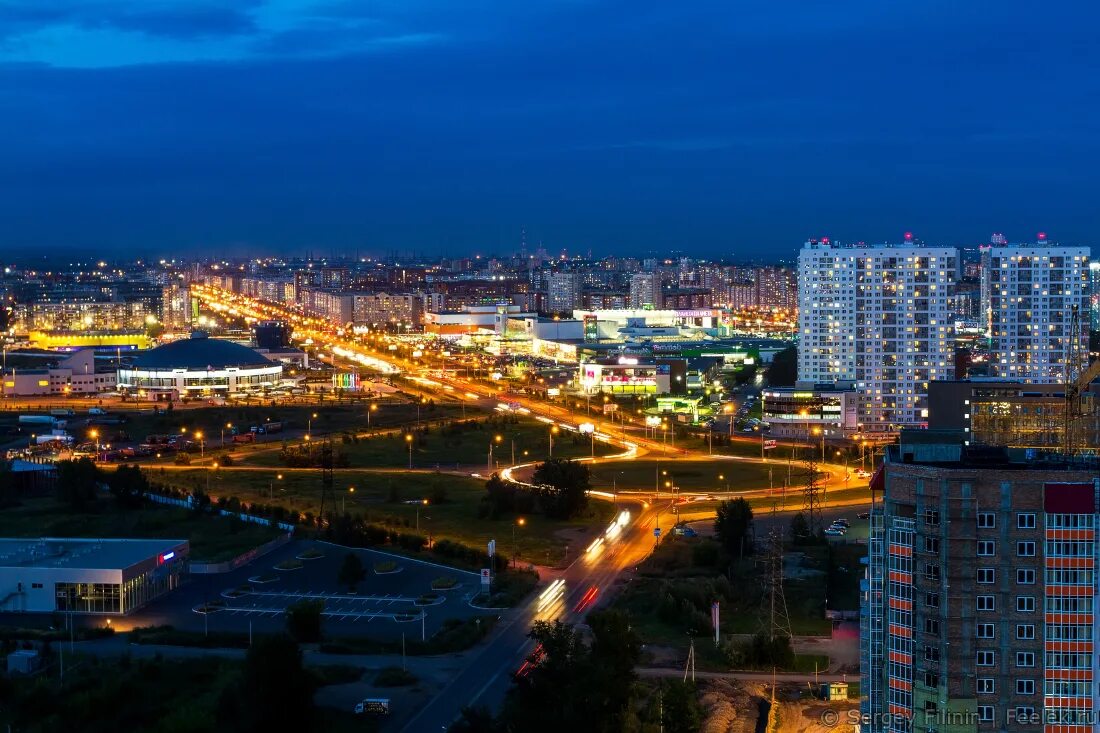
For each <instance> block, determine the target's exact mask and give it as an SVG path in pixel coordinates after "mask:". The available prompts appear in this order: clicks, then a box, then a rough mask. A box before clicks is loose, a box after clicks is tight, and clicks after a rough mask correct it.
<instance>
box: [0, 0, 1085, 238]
mask: <svg viewBox="0 0 1100 733" xmlns="http://www.w3.org/2000/svg"><path fill="white" fill-rule="evenodd" d="M229 8H233V9H229ZM1098 27H1100V7H1098V5H1097V4H1096V3H1094V2H1086V1H1085V0H1081V1H1080V2H1073V3H1070V2H1044V3H1034V2H1022V1H1021V2H1014V1H1012V0H1009V1H1008V2H992V1H989V2H986V1H985V0H972V1H971V2H957V0H956V1H952V2H947V1H940V0H914V1H913V2H890V1H887V0H869V1H863V0H858V1H852V2H848V1H845V0H833V1H828V0H807V1H806V2H783V1H782V0H757V1H755V2H743V1H741V0H725V1H723V2H690V1H689V2H667V1H666V2H646V1H645V0H630V1H629V2H626V1H624V2H596V1H594V0H593V1H586V0H556V1H554V2H549V1H543V0H502V1H500V2H488V1H486V0H428V1H420V0H375V1H373V2H371V1H369V0H360V1H359V2H344V1H342V0H251V1H240V0H238V1H237V2H228V1H226V2H220V3H219V2H207V1H206V0H67V1H64V0H0V250H3V251H4V252H5V253H8V254H11V253H17V254H25V253H27V252H50V251H56V252H66V253H68V252H73V253H76V252H81V251H93V252H96V253H102V254H103V255H123V256H125V255H129V254H131V253H132V254H135V255H152V256H165V255H171V254H180V253H184V254H204V253H210V252H227V253H240V254H248V253H252V254H255V253H260V252H265V251H266V252H281V253H303V252H306V251H307V250H313V251H314V252H315V253H320V254H329V253H331V252H333V251H343V252H353V251H354V250H355V249H356V248H358V250H359V252H360V254H367V253H374V254H383V253H386V252H391V251H395V250H396V251H399V252H406V253H407V252H413V251H415V252H421V253H425V254H433V255H434V254H439V253H454V254H458V253H469V254H473V253H483V254H487V253H493V252H499V253H506V252H511V251H514V250H516V249H518V243H519V237H520V229H521V227H526V228H527V233H528V234H527V238H528V242H529V243H530V246H531V248H532V249H533V248H534V247H535V246H536V245H537V243H538V242H539V241H542V242H543V243H544V245H545V246H546V248H547V249H548V250H550V251H551V252H557V251H560V250H561V249H563V248H566V249H568V250H569V251H570V252H586V251H587V250H589V249H591V250H592V251H593V253H594V254H597V255H600V254H626V253H631V254H642V253H648V252H656V253H661V254H665V253H669V252H671V251H679V252H684V253H687V254H696V255H704V256H709V257H728V258H745V257H781V256H789V255H791V254H793V253H794V251H795V250H796V248H797V247H798V246H799V244H800V243H801V242H802V241H803V240H805V239H806V238H807V237H812V236H821V235H828V236H831V237H834V238H839V239H843V240H851V239H860V240H867V241H885V240H893V241H896V240H898V239H900V237H901V234H902V233H903V232H904V231H907V230H911V231H913V232H915V233H916V234H917V236H919V237H920V238H922V239H923V240H925V241H929V242H937V243H945V244H977V243H979V242H983V241H985V240H987V239H988V237H989V234H990V233H991V232H994V231H1003V232H1005V233H1006V234H1007V235H1008V237H1009V239H1010V240H1013V241H1016V240H1031V239H1032V238H1033V236H1034V233H1035V232H1036V231H1039V230H1045V231H1047V232H1049V233H1050V237H1051V238H1052V239H1056V240H1059V241H1062V242H1067V243H1083V244H1088V243H1091V240H1092V233H1093V231H1094V230H1096V228H1097V226H1098V225H1097V221H1096V218H1097V181H1098V179H1100V135H1098V132H1100V130H1098V128H1100V123H1098V115H1100V95H1098V92H1100V68H1098V67H1100V44H1098V43H1097V41H1096V34H1097V28H1098Z"/></svg>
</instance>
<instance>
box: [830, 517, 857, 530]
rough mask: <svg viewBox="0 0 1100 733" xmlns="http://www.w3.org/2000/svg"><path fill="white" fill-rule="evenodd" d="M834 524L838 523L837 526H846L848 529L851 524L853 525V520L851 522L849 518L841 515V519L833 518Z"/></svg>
mask: <svg viewBox="0 0 1100 733" xmlns="http://www.w3.org/2000/svg"><path fill="white" fill-rule="evenodd" d="M833 524H834V525H836V526H838V527H844V528H845V529H847V528H849V527H851V526H852V523H851V522H849V521H848V520H847V519H845V518H844V517H840V518H839V519H834V520H833Z"/></svg>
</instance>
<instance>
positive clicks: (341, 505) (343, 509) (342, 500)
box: [340, 486, 355, 514]
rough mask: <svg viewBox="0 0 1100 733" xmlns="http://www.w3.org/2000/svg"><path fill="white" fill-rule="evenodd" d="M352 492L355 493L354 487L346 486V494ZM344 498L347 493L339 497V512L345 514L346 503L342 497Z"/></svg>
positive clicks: (346, 511)
mask: <svg viewBox="0 0 1100 733" xmlns="http://www.w3.org/2000/svg"><path fill="white" fill-rule="evenodd" d="M354 493H355V487H354V486H349V487H348V494H354ZM346 498H347V494H345V495H343V496H341V497H340V513H341V514H347V513H348V507H347V504H346V503H345V502H344V499H346Z"/></svg>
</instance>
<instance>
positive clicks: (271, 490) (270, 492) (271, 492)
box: [267, 473, 283, 499]
mask: <svg viewBox="0 0 1100 733" xmlns="http://www.w3.org/2000/svg"><path fill="white" fill-rule="evenodd" d="M275 478H277V479H279V480H280V481H282V480H283V474H281V473H280V474H276V475H275ZM267 496H268V499H274V498H275V482H274V481H268V482H267Z"/></svg>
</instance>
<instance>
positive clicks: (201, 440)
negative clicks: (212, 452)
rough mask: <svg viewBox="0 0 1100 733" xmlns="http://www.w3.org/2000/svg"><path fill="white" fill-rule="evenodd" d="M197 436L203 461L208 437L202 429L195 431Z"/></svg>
mask: <svg viewBox="0 0 1100 733" xmlns="http://www.w3.org/2000/svg"><path fill="white" fill-rule="evenodd" d="M195 437H196V438H198V439H199V460H200V461H201V460H203V459H205V458H206V439H205V436H204V435H203V434H202V431H201V430H199V431H197V432H196V433H195Z"/></svg>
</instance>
